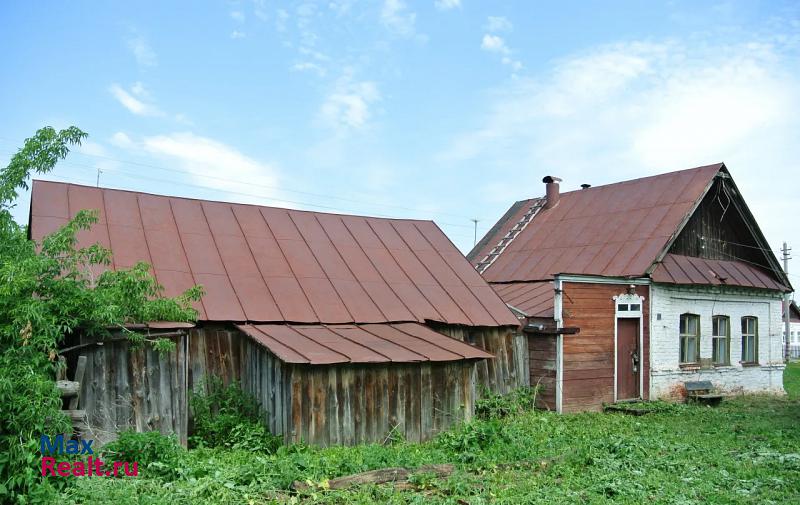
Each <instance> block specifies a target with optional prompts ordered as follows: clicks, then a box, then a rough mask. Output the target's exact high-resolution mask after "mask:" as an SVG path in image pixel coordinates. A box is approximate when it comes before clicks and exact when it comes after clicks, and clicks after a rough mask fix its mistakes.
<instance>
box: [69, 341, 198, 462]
mask: <svg viewBox="0 0 800 505" xmlns="http://www.w3.org/2000/svg"><path fill="white" fill-rule="evenodd" d="M172 340H173V341H174V342H175V344H176V345H175V350H174V351H172V352H169V353H166V354H162V353H159V352H158V351H156V350H155V349H153V347H152V346H151V345H150V344H147V343H145V344H143V345H142V346H141V347H139V348H137V349H133V348H132V347H131V345H130V344H129V343H128V342H126V341H112V342H106V343H104V344H103V345H91V346H88V347H85V348H82V349H80V350H76V351H73V352H75V353H78V354H82V355H85V356H86V357H87V361H86V370H85V372H84V380H83V382H82V383H81V396H80V405H79V408H80V409H81V410H85V411H86V414H87V417H88V425H89V430H90V433H91V434H92V436H93V437H94V439H95V440H97V445H98V446H100V445H102V444H103V443H105V442H107V441H110V440H113V439H114V438H116V433H117V432H119V431H121V430H125V429H129V428H135V429H136V430H137V431H152V430H157V431H160V432H161V433H163V434H165V435H168V434H175V435H177V436H178V439H179V440H180V441H181V443H182V444H184V445H185V444H186V438H187V435H188V409H187V403H188V402H187V400H188V398H187V394H186V393H187V391H186V385H187V377H186V337H185V336H181V337H177V336H176V337H174V338H173V339H172ZM82 343H85V342H82Z"/></svg>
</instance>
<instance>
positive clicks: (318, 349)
mask: <svg viewBox="0 0 800 505" xmlns="http://www.w3.org/2000/svg"><path fill="white" fill-rule="evenodd" d="M81 209H98V210H99V211H100V221H99V223H98V224H97V225H95V226H94V227H93V228H92V229H91V230H90V231H89V232H87V233H85V234H83V235H82V236H81V237H80V242H81V245H88V244H91V243H100V244H102V245H104V246H106V247H108V248H110V249H111V250H112V252H113V255H114V256H113V263H112V265H111V268H124V267H128V266H132V265H133V264H135V263H136V262H138V261H145V262H148V263H149V264H151V265H152V268H153V273H154V275H155V276H156V278H157V280H158V281H159V283H161V284H162V285H164V287H165V291H166V293H167V294H168V295H176V294H179V293H180V292H182V291H183V290H185V289H187V288H189V287H191V286H193V285H196V284H200V285H202V286H203V287H204V289H205V295H204V297H203V298H202V300H201V301H200V302H199V303H198V304H197V305H196V308H197V310H198V312H199V316H200V317H199V320H198V322H197V325H196V326H195V327H193V328H181V327H174V328H170V327H169V326H170V325H169V324H168V323H153V324H151V325H149V326H148V327H146V328H142V329H141V330H140V331H146V332H151V333H154V332H159V333H161V334H167V335H168V336H169V338H174V339H175V342H176V351H175V352H173V353H172V354H170V355H158V354H157V353H154V352H153V351H152V350H151V349H140V350H137V351H131V350H130V349H129V348H128V344H127V343H126V342H124V341H119V342H106V343H93V342H82V343H81V344H87V345H83V346H82V347H81V348H80V353H82V354H84V355H87V357H88V358H89V362H90V363H91V364H92V365H91V366H87V370H86V372H85V375H84V381H83V385H82V398H83V399H84V402H83V404H84V405H83V406H84V408H85V410H86V411H87V413H88V415H89V417H90V419H89V421H90V425H92V426H95V427H97V428H98V429H99V430H103V431H104V432H107V433H113V432H114V431H117V430H119V429H123V428H125V427H135V428H136V429H139V430H146V429H159V430H161V431H163V432H165V433H168V432H172V433H177V434H178V435H179V436H180V437H181V438H182V439H184V440H185V438H186V435H187V433H188V432H189V431H190V426H191V419H190V412H189V409H188V402H187V392H188V391H190V390H192V389H193V388H197V387H200V386H201V384H202V383H203V379H204V378H205V377H207V376H209V375H217V376H220V377H222V378H223V379H224V380H225V381H233V380H236V381H240V382H241V384H242V386H243V388H244V389H245V390H247V391H249V392H251V393H253V394H254V395H255V397H256V398H258V399H259V401H260V402H261V405H262V406H263V407H264V411H265V419H264V421H265V422H266V423H267V425H268V426H269V428H270V430H271V431H272V432H273V433H275V434H280V435H283V436H284V438H285V439H286V440H287V441H299V440H303V441H306V442H310V443H316V444H350V443H360V442H381V441H383V440H384V439H385V438H386V437H387V435H388V434H389V433H390V432H396V433H399V434H402V435H403V436H405V437H406V438H407V439H409V440H413V441H418V440H425V439H428V438H430V437H431V436H433V435H434V434H436V433H438V432H439V431H441V430H442V429H445V428H447V427H448V426H450V425H451V424H453V423H454V422H456V421H458V420H461V419H465V418H469V417H470V416H471V415H472V410H473V406H474V402H475V400H476V397H477V395H478V391H479V386H480V385H485V386H486V387H488V388H489V389H490V390H493V391H497V392H508V391H510V390H511V389H513V388H515V387H517V386H519V385H524V384H527V380H528V371H527V367H528V362H527V360H526V359H525V357H526V356H527V342H526V340H525V339H524V338H523V337H521V336H520V335H519V332H518V331H517V327H518V324H519V320H518V319H517V317H516V316H515V315H514V314H513V313H512V312H511V311H510V310H509V309H508V308H507V307H506V305H505V303H504V302H503V301H502V300H501V299H500V297H498V296H497V294H496V293H495V292H494V291H493V290H492V289H491V287H489V285H488V284H487V283H486V282H485V281H484V280H483V279H482V278H481V276H480V275H479V274H478V273H477V272H476V271H475V270H474V268H472V267H471V266H470V264H469V263H468V262H467V261H466V259H465V258H464V257H463V255H461V253H460V252H459V251H458V250H457V249H456V248H455V246H454V245H453V244H452V243H451V242H450V241H449V240H448V239H447V237H446V236H445V235H444V234H443V233H442V231H441V230H440V229H439V228H438V227H437V226H436V225H435V224H434V223H433V222H431V221H416V220H405V219H379V218H370V217H361V216H348V215H337V214H325V213H317V212H306V211H298V210H288V209H279V208H273V207H261V206H255V205H243V204H231V203H223V202H211V201H201V200H192V199H186V198H175V197H168V196H157V195H150V194H144V193H135V192H129V191H120V190H112V189H102V188H92V187H86V186H78V185H73V184H62V183H55V182H45V181H34V183H33V189H32V198H31V227H30V234H31V237H32V238H33V239H34V240H40V239H41V238H42V237H43V236H44V235H46V234H47V233H50V232H52V231H54V230H55V229H57V227H58V226H60V225H62V224H64V223H65V222H66V221H67V219H68V218H69V217H70V216H73V215H75V213H77V212H78V211H79V210H81ZM73 359H74V358H73Z"/></svg>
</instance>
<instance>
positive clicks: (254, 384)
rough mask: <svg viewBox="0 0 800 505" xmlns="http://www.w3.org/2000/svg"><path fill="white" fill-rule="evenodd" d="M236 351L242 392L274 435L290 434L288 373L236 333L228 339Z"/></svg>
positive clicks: (266, 354)
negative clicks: (255, 403) (258, 407)
mask: <svg viewBox="0 0 800 505" xmlns="http://www.w3.org/2000/svg"><path fill="white" fill-rule="evenodd" d="M231 342H232V343H233V346H234V348H235V349H237V350H238V354H239V357H238V360H237V361H235V362H237V363H239V370H238V374H239V382H240V383H241V386H242V389H243V390H244V391H247V392H248V393H250V394H251V395H253V396H254V397H255V398H256V399H257V400H258V401H259V403H260V404H261V407H262V408H263V410H264V412H263V416H264V417H263V421H264V424H265V425H266V426H267V428H269V431H270V432H271V433H273V434H274V435H285V434H287V433H288V432H289V431H290V430H289V428H290V425H289V420H290V419H291V417H290V416H291V406H292V402H291V397H290V393H291V370H290V368H289V367H288V366H287V365H286V364H284V363H283V362H281V360H279V359H277V358H276V357H275V356H274V355H273V354H272V353H270V352H269V351H267V350H266V349H265V348H264V347H263V346H261V345H258V344H257V343H255V342H253V341H252V340H251V339H250V338H249V337H247V336H245V335H243V334H241V333H238V334H234V335H232V336H231Z"/></svg>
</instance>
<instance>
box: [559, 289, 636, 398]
mask: <svg viewBox="0 0 800 505" xmlns="http://www.w3.org/2000/svg"><path fill="white" fill-rule="evenodd" d="M627 288H628V285H626V284H589V283H572V282H569V283H565V284H564V288H563V289H564V296H563V316H564V326H567V327H569V326H577V327H579V328H580V333H578V334H577V335H564V337H563V338H564V358H563V360H564V361H563V366H564V370H563V396H562V410H563V411H564V412H576V411H584V410H600V409H602V407H603V403H611V402H613V401H614V319H615V317H616V316H615V307H614V300H613V297H614V296H616V295H620V294H623V293H625V292H626V289H627ZM636 294H638V295H640V296H644V297H645V301H644V303H643V304H642V309H643V318H642V324H643V329H644V348H643V349H642V358H643V359H642V370H641V373H642V374H643V375H644V388H643V390H642V392H643V394H644V398H647V391H648V389H649V375H650V363H649V356H650V349H649V343H650V331H649V325H648V321H649V317H650V313H649V300H650V294H649V289H648V286H636Z"/></svg>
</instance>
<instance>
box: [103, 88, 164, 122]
mask: <svg viewBox="0 0 800 505" xmlns="http://www.w3.org/2000/svg"><path fill="white" fill-rule="evenodd" d="M108 90H109V92H111V94H112V95H113V96H114V98H116V99H117V101H118V102H119V103H120V104H122V106H123V107H125V108H126V109H128V110H129V111H130V112H131V113H133V114H136V115H137V116H163V115H164V113H163V112H162V111H161V110H160V109H159V108H158V107H156V106H155V105H153V104H151V103H147V101H146V100H147V99H148V98H149V95H148V94H147V92H146V91H145V89H144V87H143V86H142V84H141V83H138V82H137V83H135V84H134V85H133V86H132V87H131V90H130V92H128V91H126V90H125V89H124V88H123V87H122V86H120V85H119V84H112V85H111V86H110V87H109V88H108ZM134 95H136V96H134Z"/></svg>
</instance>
